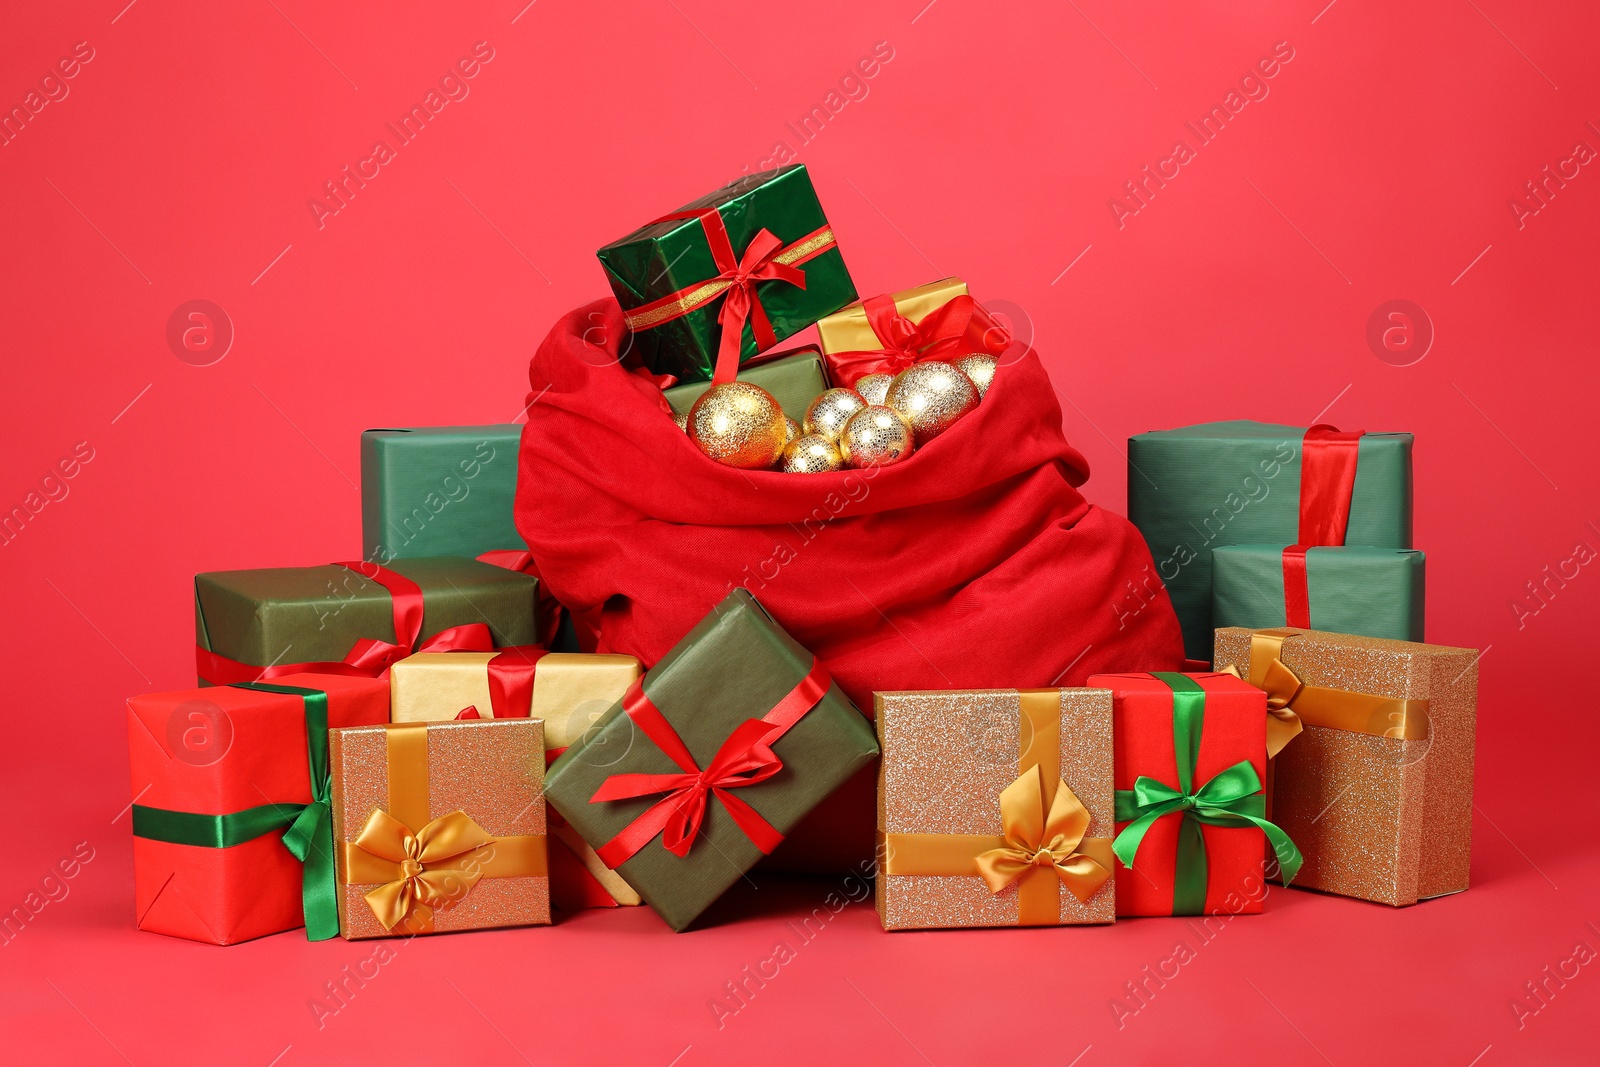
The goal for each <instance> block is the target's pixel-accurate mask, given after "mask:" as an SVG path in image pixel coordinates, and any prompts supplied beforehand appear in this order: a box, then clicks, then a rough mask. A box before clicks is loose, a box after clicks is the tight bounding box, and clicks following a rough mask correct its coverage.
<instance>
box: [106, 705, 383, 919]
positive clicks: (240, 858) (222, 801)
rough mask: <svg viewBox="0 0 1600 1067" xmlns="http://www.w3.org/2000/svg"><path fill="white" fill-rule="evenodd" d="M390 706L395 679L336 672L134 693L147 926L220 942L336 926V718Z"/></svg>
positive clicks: (346, 722) (131, 718)
mask: <svg viewBox="0 0 1600 1067" xmlns="http://www.w3.org/2000/svg"><path fill="white" fill-rule="evenodd" d="M388 717H389V686H388V685H387V684H386V683H384V682H380V681H377V680H376V679H372V678H350V677H341V676H338V675H317V674H290V675H284V676H281V677H278V678H275V679H273V680H272V681H271V682H254V683H247V684H240V685H223V686H214V687H211V688H205V689H184V690H179V691H177V692H170V693H150V694H147V695H145V696H137V697H133V698H131V699H130V700H129V701H128V760H129V764H130V770H131V771H132V778H133V805H132V820H133V882H134V903H135V909H134V916H135V921H136V922H137V923H138V925H139V928H140V929H141V930H150V931H153V932H155V933H160V934H170V935H171V936H173V937H186V938H189V939H190V940H193V941H206V942H210V943H211V944H216V945H231V944H235V943H237V942H240V941H248V940H250V939H251V938H255V937H261V936H263V935H265V934H273V933H277V932H279V931H280V930H293V929H294V928H295V927H297V926H302V925H303V926H305V927H306V936H307V938H309V939H310V940H313V941H320V940H324V939H326V938H330V937H333V936H335V935H337V934H338V932H339V924H338V915H337V912H336V909H335V903H334V900H335V895H336V892H337V890H336V888H335V883H334V871H333V862H332V859H331V854H332V843H333V837H332V832H331V829H330V822H329V809H328V787H329V782H328V750H327V738H328V727H330V726H334V727H345V726H363V725H372V724H378V723H382V722H384V721H385V720H387V719H388Z"/></svg>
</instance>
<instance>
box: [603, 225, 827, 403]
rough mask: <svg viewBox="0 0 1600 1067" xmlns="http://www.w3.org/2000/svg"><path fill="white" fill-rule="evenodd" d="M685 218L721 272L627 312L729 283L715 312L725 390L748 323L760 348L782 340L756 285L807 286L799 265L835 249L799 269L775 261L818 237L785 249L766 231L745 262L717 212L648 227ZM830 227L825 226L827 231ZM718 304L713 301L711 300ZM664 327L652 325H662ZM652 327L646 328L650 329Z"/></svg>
mask: <svg viewBox="0 0 1600 1067" xmlns="http://www.w3.org/2000/svg"><path fill="white" fill-rule="evenodd" d="M682 219H699V220H700V228H701V229H702V230H704V231H705V234H706V244H707V245H708V246H709V247H710V249H711V260H712V262H713V263H715V264H716V266H717V271H718V273H717V274H716V276H715V277H713V278H706V279H704V280H703V281H698V282H696V283H695V284H693V285H688V286H684V287H683V288H682V289H679V290H678V291H677V292H674V293H668V294H667V295H666V296H664V297H661V298H660V299H659V300H652V301H651V302H650V303H648V304H646V305H644V306H643V307H638V308H631V309H629V312H628V313H629V314H630V315H641V314H646V313H649V312H651V311H654V310H656V309H657V308H659V307H664V306H667V305H670V304H675V303H677V302H678V301H680V300H682V299H684V298H685V297H686V296H688V295H689V294H690V293H692V292H693V291H694V290H696V289H699V288H700V287H702V286H704V285H705V284H706V282H710V281H726V282H729V283H731V284H729V286H728V288H727V289H726V290H724V294H725V296H726V299H724V300H723V302H722V310H721V311H719V312H718V313H717V322H719V323H721V325H722V340H721V342H720V343H719V345H718V347H717V363H716V370H715V373H714V374H713V375H712V378H711V380H712V381H713V382H714V383H716V384H718V385H721V384H723V383H724V382H731V381H733V380H734V379H735V378H737V377H738V375H739V346H740V342H741V341H742V339H743V337H744V324H745V323H746V322H747V321H748V322H749V323H750V328H751V329H752V330H753V331H754V333H755V336H756V348H757V349H758V350H759V349H766V348H771V347H772V346H773V345H775V344H777V343H778V338H777V337H776V335H774V334H773V332H772V323H771V322H770V321H769V320H768V318H767V309H766V308H764V307H762V306H761V298H760V296H758V295H757V294H756V289H755V286H756V283H757V282H767V281H780V282H788V283H789V284H790V285H798V286H799V287H800V288H802V289H804V288H805V287H806V275H805V272H804V271H802V270H800V269H799V266H798V264H799V263H804V262H806V261H807V260H810V259H813V258H815V257H816V256H818V255H821V254H822V253H823V252H825V251H827V250H828V249H829V248H832V247H834V246H833V245H832V244H829V245H826V246H825V247H823V248H819V249H817V250H816V251H815V252H813V253H812V254H811V255H808V256H806V257H804V258H803V259H800V260H798V261H796V264H793V265H790V264H784V263H778V262H776V257H777V256H778V255H779V254H780V253H782V252H784V251H785V250H786V249H787V248H792V247H794V245H799V244H803V243H805V242H806V241H809V240H811V238H813V237H815V236H816V233H820V232H821V231H820V230H819V231H816V233H809V234H807V235H806V236H804V237H802V238H800V240H798V241H796V242H794V244H793V245H785V244H784V243H783V241H782V239H781V238H779V237H778V236H777V235H776V234H774V233H773V232H772V231H771V230H767V229H762V230H759V231H757V233H756V235H755V236H754V237H753V238H751V239H750V244H749V246H748V247H747V248H745V250H744V255H743V257H740V256H738V255H736V254H735V253H734V251H733V242H732V241H731V240H730V239H729V237H728V228H727V226H726V225H725V224H724V223H723V221H722V215H721V213H719V212H718V211H717V209H716V208H714V207H707V208H699V209H696V210H693V211H675V212H673V213H672V214H670V215H663V216H661V217H660V218H659V219H655V220H653V221H651V222H650V223H649V225H651V226H654V225H655V224H656V223H658V222H677V221H679V220H682ZM824 228H826V227H824ZM712 299H715V296H713V297H710V298H708V300H707V301H706V302H709V300H712ZM700 306H701V304H699V303H697V304H695V305H694V306H692V307H687V308H685V309H683V310H682V311H680V312H678V313H677V314H675V315H670V316H668V317H667V318H664V319H662V320H661V322H671V321H672V320H673V319H677V318H682V317H683V316H684V315H687V314H689V313H690V312H691V311H697V310H699V308H700ZM661 322H658V323H655V324H654V325H656V326H659V325H660V324H661ZM650 328H651V327H645V329H650Z"/></svg>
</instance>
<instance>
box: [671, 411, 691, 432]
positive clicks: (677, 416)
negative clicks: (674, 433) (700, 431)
mask: <svg viewBox="0 0 1600 1067" xmlns="http://www.w3.org/2000/svg"><path fill="white" fill-rule="evenodd" d="M672 421H673V422H675V423H677V424H678V429H680V430H682V431H683V432H684V433H688V432H689V413H688V412H687V411H674V412H673V413H672Z"/></svg>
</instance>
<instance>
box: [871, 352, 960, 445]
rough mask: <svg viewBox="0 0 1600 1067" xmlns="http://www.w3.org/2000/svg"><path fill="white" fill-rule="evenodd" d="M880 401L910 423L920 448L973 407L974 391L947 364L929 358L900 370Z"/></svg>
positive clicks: (958, 372) (958, 373)
mask: <svg viewBox="0 0 1600 1067" xmlns="http://www.w3.org/2000/svg"><path fill="white" fill-rule="evenodd" d="M884 402H885V403H886V404H887V405H888V406H889V407H891V408H894V410H896V411H898V412H899V413H900V414H901V415H902V416H904V417H905V420H906V422H908V423H910V424H911V432H912V433H913V434H914V435H915V436H916V439H917V447H918V448H920V447H922V446H923V445H925V444H927V443H928V442H929V441H931V440H933V439H934V438H935V437H938V436H939V435H940V434H942V433H944V432H945V431H946V430H948V429H949V428H950V427H952V426H954V425H955V423H956V420H957V419H959V418H960V417H961V416H963V415H965V414H966V413H967V412H969V411H971V410H972V409H973V408H974V407H975V406H977V403H978V390H977V387H976V386H974V385H973V384H972V382H971V381H970V380H968V378H967V376H966V375H965V374H962V373H961V372H960V371H958V370H956V369H955V368H954V367H952V366H951V365H950V364H948V363H939V362H937V361H932V360H930V361H929V362H927V363H918V364H916V365H914V366H911V367H908V368H906V369H905V370H903V371H901V372H900V374H899V375H898V376H897V377H896V378H895V380H894V384H892V385H890V386H889V395H888V396H887V397H886V398H885V401H884Z"/></svg>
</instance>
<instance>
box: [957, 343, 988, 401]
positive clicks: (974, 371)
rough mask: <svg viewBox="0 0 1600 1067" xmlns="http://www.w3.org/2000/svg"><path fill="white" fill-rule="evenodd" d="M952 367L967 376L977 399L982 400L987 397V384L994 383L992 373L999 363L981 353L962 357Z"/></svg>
mask: <svg viewBox="0 0 1600 1067" xmlns="http://www.w3.org/2000/svg"><path fill="white" fill-rule="evenodd" d="M952 366H954V367H955V369H956V370H958V371H960V372H961V373H962V374H965V375H966V376H967V379H968V380H969V381H971V382H972V384H973V386H974V387H976V388H977V390H978V399H979V400H982V399H983V398H984V397H985V396H987V395H989V383H990V382H992V381H994V372H995V370H996V369H997V368H998V367H999V366H1000V361H999V360H997V359H995V358H994V357H993V356H990V355H985V354H984V353H982V352H974V353H972V354H971V355H970V356H962V357H961V358H960V359H958V360H956V361H955V363H953V364H952Z"/></svg>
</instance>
